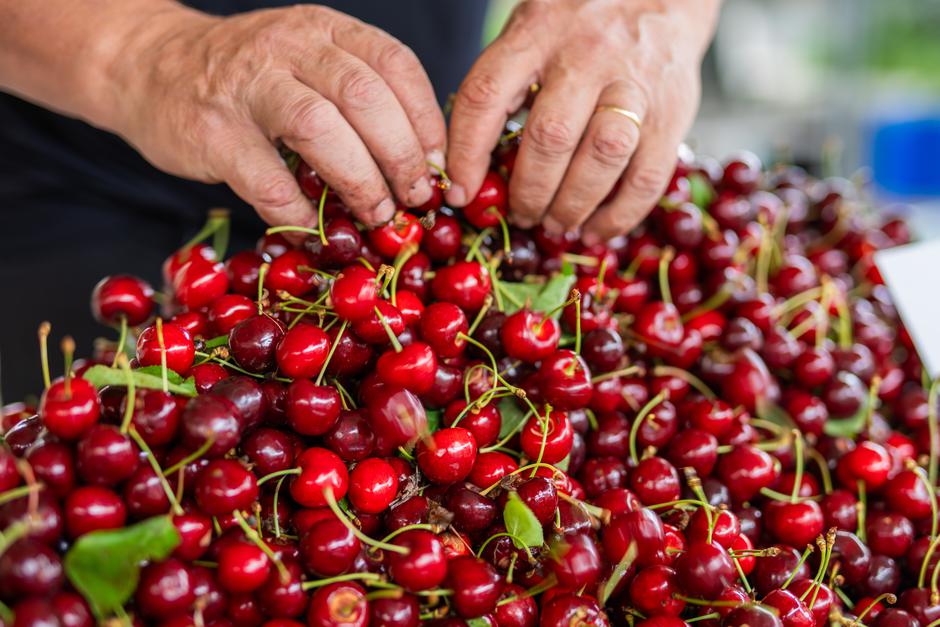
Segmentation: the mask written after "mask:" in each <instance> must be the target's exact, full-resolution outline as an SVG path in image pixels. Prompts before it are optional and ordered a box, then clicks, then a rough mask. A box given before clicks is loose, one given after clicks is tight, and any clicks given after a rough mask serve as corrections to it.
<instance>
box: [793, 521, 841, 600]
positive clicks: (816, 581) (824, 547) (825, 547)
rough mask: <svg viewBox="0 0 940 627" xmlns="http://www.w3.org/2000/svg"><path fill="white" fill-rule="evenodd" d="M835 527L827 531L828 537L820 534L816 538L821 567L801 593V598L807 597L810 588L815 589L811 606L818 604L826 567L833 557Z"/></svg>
mask: <svg viewBox="0 0 940 627" xmlns="http://www.w3.org/2000/svg"><path fill="white" fill-rule="evenodd" d="M835 538H836V536H835V528H831V529H829V531H827V532H826V537H825V538H823V537H822V536H819V537H817V538H816V546H817V547H819V569H818V570H817V571H816V576H815V577H813V585H812V586H810V587H809V588H807V589H806V590H804V591H803V594H801V595H800V600H801V601H802V600H804V599H806V597H807V596H809V592H810V590H812V591H813V598H812V599H811V600H810V603H809V607H813V606H814V605H815V604H816V597H817V596H818V595H819V587H820V586H822V583H823V579H825V577H826V569H827V568H829V561H830V559H831V558H832V546H833V544H835Z"/></svg>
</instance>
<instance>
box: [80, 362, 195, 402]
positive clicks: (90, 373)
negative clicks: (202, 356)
mask: <svg viewBox="0 0 940 627" xmlns="http://www.w3.org/2000/svg"><path fill="white" fill-rule="evenodd" d="M156 368H157V369H156V371H154V370H152V369H149V370H148V369H145V368H141V369H139V370H132V371H131V377H132V378H133V379H134V387H135V388H137V389H141V388H146V389H148V390H162V389H163V378H162V377H161V375H160V369H159V367H156ZM166 374H167V383H168V385H167V391H168V392H172V393H173V394H177V395H179V396H189V397H194V396H196V380H195V379H193V378H192V377H189V378H188V379H185V380H184V379H183V378H182V377H181V376H179V375H178V374H176V373H175V372H173V371H171V370H168V371H167V373H166ZM82 378H83V379H85V380H86V381H88V382H89V383H91V384H92V385H93V386H95V387H96V388H103V387H105V386H106V385H116V386H121V387H126V386H127V374H126V373H125V372H124V371H123V370H121V369H120V368H109V367H107V366H102V365H100V364H99V365H97V366H92V367H91V368H89V369H88V370H86V371H85V372H84V374H82Z"/></svg>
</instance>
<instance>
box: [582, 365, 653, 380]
mask: <svg viewBox="0 0 940 627" xmlns="http://www.w3.org/2000/svg"><path fill="white" fill-rule="evenodd" d="M641 372H643V368H641V367H640V366H630V367H628V368H621V369H620V370H611V371H610V372H605V373H603V374H599V375H597V376H594V377H591V383H600V382H601V381H606V380H608V379H613V378H615V377H629V376H630V375H633V374H639V373H641Z"/></svg>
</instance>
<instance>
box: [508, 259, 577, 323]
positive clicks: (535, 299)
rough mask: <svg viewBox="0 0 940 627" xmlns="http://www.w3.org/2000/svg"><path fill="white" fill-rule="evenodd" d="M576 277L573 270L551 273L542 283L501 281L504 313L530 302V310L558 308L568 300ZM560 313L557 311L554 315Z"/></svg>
mask: <svg viewBox="0 0 940 627" xmlns="http://www.w3.org/2000/svg"><path fill="white" fill-rule="evenodd" d="M576 280H577V277H576V276H575V275H574V272H573V271H571V272H560V273H557V274H555V275H553V276H552V277H551V278H550V279H548V281H545V282H544V283H536V282H534V281H533V282H526V283H509V282H506V281H501V282H500V283H499V288H500V289H501V290H502V292H503V295H504V296H506V297H507V298H506V303H505V307H504V313H506V314H507V315H508V314H513V313H515V312H517V311H519V310H520V309H522V308H523V307H524V306H525V304H526V303H527V302H528V303H530V307H529V308H530V309H531V310H532V311H540V312H543V313H544V312H548V311H551V310H553V309H556V308H558V306H559V305H561V304H562V303H564V302H565V301H566V300H568V295H569V294H570V293H571V287H572V286H573V285H574V283H575V281H576ZM559 315H561V311H560V310H559V311H557V312H555V314H554V317H556V318H557V317H558V316H559Z"/></svg>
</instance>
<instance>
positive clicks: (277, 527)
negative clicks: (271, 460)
mask: <svg viewBox="0 0 940 627" xmlns="http://www.w3.org/2000/svg"><path fill="white" fill-rule="evenodd" d="M285 479H287V477H286V476H285V477H281V478H280V479H278V480H277V485H276V486H274V500H273V501H272V502H271V509H273V510H274V537H275V538H280V537H281V520H280V518H281V517H280V515H279V513H278V507H279V505H280V500H281V486H282V485H284V480H285Z"/></svg>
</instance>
